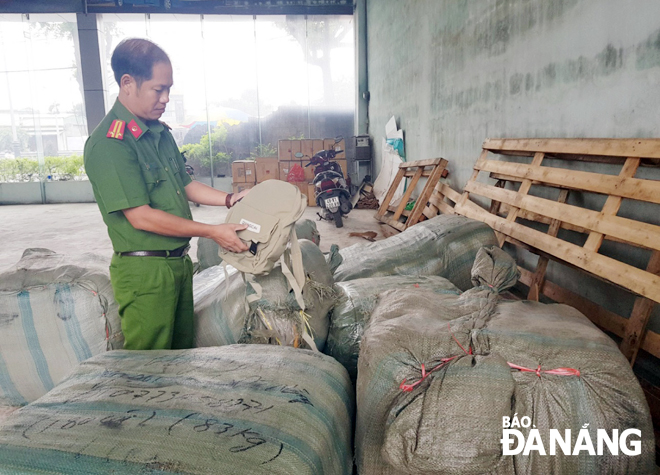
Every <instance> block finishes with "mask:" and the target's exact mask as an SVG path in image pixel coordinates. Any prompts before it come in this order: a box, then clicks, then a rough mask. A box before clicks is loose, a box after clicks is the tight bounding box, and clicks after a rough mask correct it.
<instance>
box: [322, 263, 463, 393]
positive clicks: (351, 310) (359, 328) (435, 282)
mask: <svg viewBox="0 0 660 475" xmlns="http://www.w3.org/2000/svg"><path fill="white" fill-rule="evenodd" d="M335 289H336V290H337V291H338V292H339V295H340V296H339V299H338V301H337V305H335V308H334V309H333V310H332V313H331V314H330V330H329V331H328V341H327V343H326V347H325V350H324V352H325V353H326V354H328V355H330V356H332V357H333V358H335V359H336V360H337V361H339V362H340V363H341V364H343V365H344V367H345V368H346V369H347V370H348V374H349V375H350V376H351V380H353V381H355V380H356V378H357V361H358V355H359V352H360V341H361V340H362V334H363V332H364V327H365V325H366V324H367V323H368V322H369V317H370V316H371V313H372V312H373V310H374V307H375V306H376V301H377V299H378V295H379V294H380V293H381V292H384V291H386V290H391V289H403V290H406V289H410V290H414V289H427V290H429V291H431V292H435V293H437V294H450V295H459V294H460V293H461V292H460V290H458V288H457V287H456V286H455V285H454V284H452V283H451V282H449V281H448V280H447V279H445V278H444V277H437V276H434V275H430V276H420V277H415V276H405V275H393V276H388V277H367V278H364V279H355V280H349V281H348V282H337V283H336V284H335Z"/></svg>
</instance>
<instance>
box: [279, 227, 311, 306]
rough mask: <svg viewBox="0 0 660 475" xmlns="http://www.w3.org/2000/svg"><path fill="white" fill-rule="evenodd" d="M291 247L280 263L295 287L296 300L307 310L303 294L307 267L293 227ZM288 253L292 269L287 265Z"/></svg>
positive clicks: (292, 286)
mask: <svg viewBox="0 0 660 475" xmlns="http://www.w3.org/2000/svg"><path fill="white" fill-rule="evenodd" d="M290 241H291V248H290V249H288V250H287V251H286V252H284V254H282V256H281V257H280V263H281V265H282V273H283V274H284V276H285V277H286V280H287V281H288V282H289V285H290V286H291V288H292V289H293V293H294V295H295V296H296V302H298V305H299V306H300V308H301V310H305V301H304V300H303V296H302V289H303V287H304V286H305V280H306V278H305V268H304V267H303V262H302V252H301V251H300V244H299V243H298V238H297V236H296V231H295V229H294V228H293V227H292V228H291V239H290ZM287 255H288V257H289V260H290V262H291V267H292V269H293V272H291V269H289V266H288V265H287V263H286V261H287V259H286V258H287Z"/></svg>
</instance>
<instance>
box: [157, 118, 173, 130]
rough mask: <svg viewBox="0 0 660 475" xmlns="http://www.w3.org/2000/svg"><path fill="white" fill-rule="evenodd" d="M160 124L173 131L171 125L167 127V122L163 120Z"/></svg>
mask: <svg viewBox="0 0 660 475" xmlns="http://www.w3.org/2000/svg"><path fill="white" fill-rule="evenodd" d="M160 123H161V124H163V126H164V127H165V128H166V129H167V130H172V127H170V126H169V125H167V124H166V123H165V122H163V121H162V120H161V121H160Z"/></svg>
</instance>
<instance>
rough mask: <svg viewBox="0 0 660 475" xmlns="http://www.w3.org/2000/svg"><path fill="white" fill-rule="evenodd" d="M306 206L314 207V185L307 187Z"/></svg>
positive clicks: (310, 184)
mask: <svg viewBox="0 0 660 475" xmlns="http://www.w3.org/2000/svg"><path fill="white" fill-rule="evenodd" d="M307 206H316V187H315V186H314V183H309V184H308V185H307Z"/></svg>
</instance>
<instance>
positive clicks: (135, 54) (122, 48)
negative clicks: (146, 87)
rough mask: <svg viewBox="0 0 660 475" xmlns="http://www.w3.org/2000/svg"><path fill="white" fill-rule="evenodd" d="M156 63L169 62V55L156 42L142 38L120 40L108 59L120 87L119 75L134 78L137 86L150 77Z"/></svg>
mask: <svg viewBox="0 0 660 475" xmlns="http://www.w3.org/2000/svg"><path fill="white" fill-rule="evenodd" d="M156 63H168V64H171V63H170V57H169V56H167V53H166V52H165V51H163V49H162V48H161V47H160V46H158V45H157V44H156V43H153V42H151V41H149V40H145V39H143V38H127V39H125V40H122V41H121V43H119V44H118V45H117V47H116V48H115V50H114V52H113V53H112V59H111V60H110V64H111V66H112V71H113V72H114V73H115V79H116V80H117V84H119V85H120V87H121V84H120V81H121V77H122V76H123V75H124V74H129V75H130V76H132V77H133V78H135V81H136V82H137V85H138V87H139V86H140V85H142V83H143V82H144V81H148V80H149V79H151V76H152V74H153V69H154V64H156Z"/></svg>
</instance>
